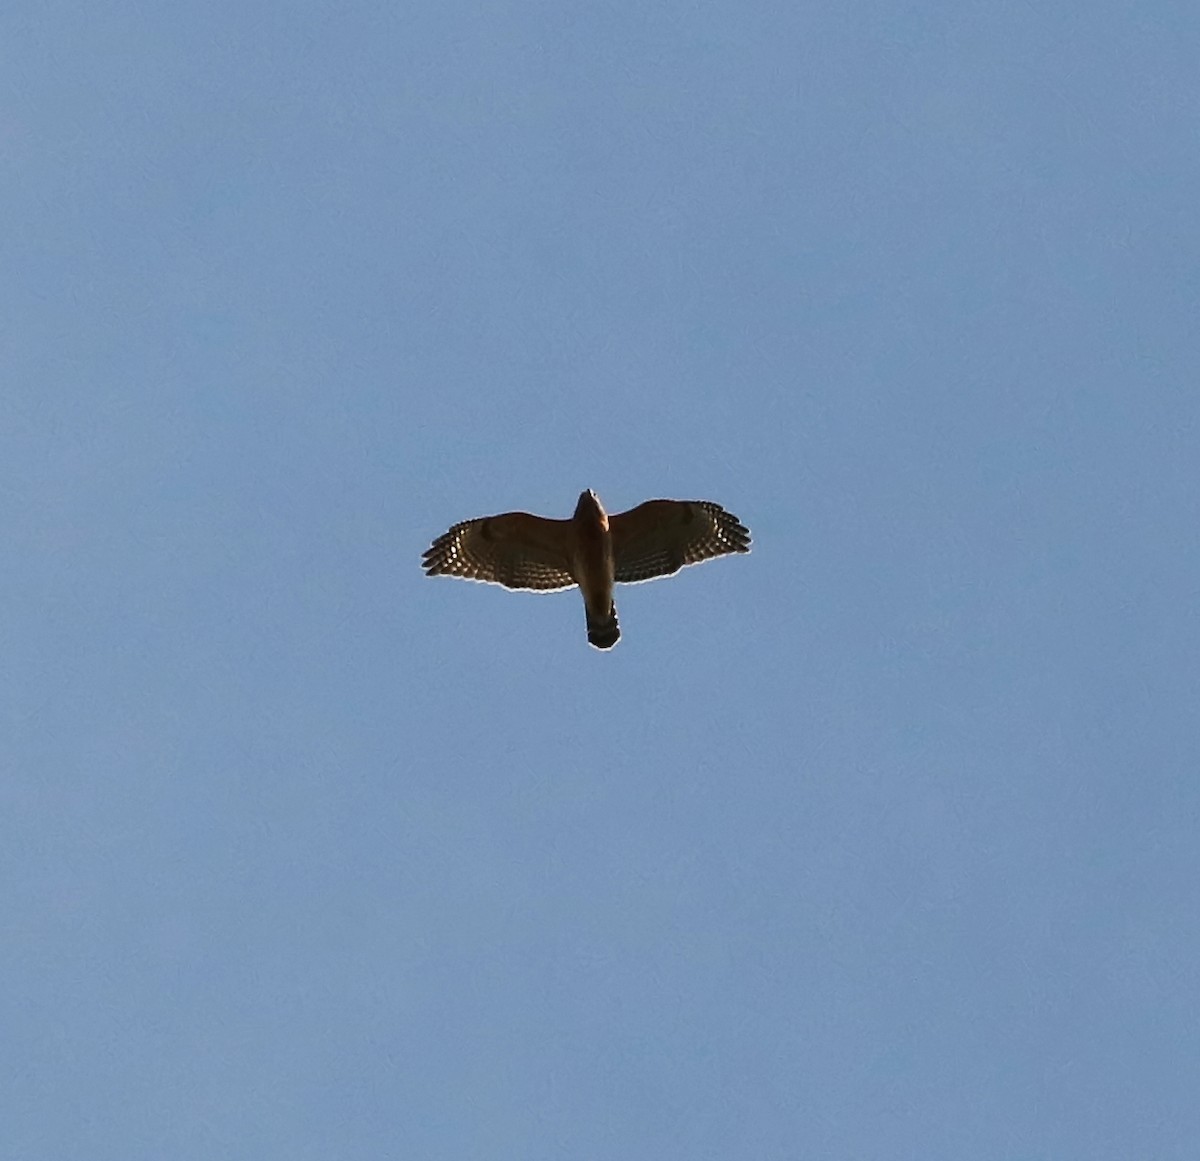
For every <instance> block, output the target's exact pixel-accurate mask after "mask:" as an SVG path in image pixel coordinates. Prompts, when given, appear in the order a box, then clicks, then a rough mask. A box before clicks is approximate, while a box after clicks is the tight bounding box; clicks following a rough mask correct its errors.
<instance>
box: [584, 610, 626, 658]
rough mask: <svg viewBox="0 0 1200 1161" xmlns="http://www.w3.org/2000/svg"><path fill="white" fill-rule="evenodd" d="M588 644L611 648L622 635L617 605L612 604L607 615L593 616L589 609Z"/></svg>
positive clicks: (599, 647) (600, 647)
mask: <svg viewBox="0 0 1200 1161" xmlns="http://www.w3.org/2000/svg"><path fill="white" fill-rule="evenodd" d="M587 635H588V644H589V645H594V646H595V647H596V648H597V649H611V648H612V647H613V646H614V645H615V644H616V643H617V640H618V638H619V637H620V636H621V627H620V626H619V625H618V624H617V606H616V605H615V604H614V605H610V606H609V610H608V616H607V617H594V616H592V611H591V609H588V610H587Z"/></svg>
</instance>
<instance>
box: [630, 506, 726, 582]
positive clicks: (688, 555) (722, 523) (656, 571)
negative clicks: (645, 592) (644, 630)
mask: <svg viewBox="0 0 1200 1161" xmlns="http://www.w3.org/2000/svg"><path fill="white" fill-rule="evenodd" d="M609 529H610V530H611V532H612V545H613V561H614V564H615V576H614V579H615V580H616V581H617V582H618V583H619V584H633V583H634V582H635V581H644V580H651V579H652V578H654V577H658V576H670V575H671V574H672V573H676V572H678V571H679V570H680V569H681V568H682V567H683V566H684V565H685V564H698V563H699V562H700V561H702V560H709V559H711V558H712V557H714V556H724V555H725V554H726V553H729V552H749V551H750V530H749V529H748V528H746V526H745V525H744V524H742V523H741V521H740V520H738V518H737V517H736V516H734V515H733V514H732V513H730V512H726V511H725V509H724V508H722V507H721V505H720V504H712V503H710V502H709V501H708V500H647V501H646V503H644V504H639V505H638V506H637V507H636V508H630V509H629V511H628V512H621V513H620V514H619V515H617V516H611V517H609Z"/></svg>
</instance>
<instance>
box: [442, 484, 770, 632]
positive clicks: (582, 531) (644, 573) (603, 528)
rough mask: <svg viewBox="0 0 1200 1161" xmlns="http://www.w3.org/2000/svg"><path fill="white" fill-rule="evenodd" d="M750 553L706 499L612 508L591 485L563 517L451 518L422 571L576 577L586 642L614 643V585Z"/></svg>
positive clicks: (734, 521)
mask: <svg viewBox="0 0 1200 1161" xmlns="http://www.w3.org/2000/svg"><path fill="white" fill-rule="evenodd" d="M749 551H750V531H749V529H747V528H746V527H745V525H743V524H742V523H741V521H740V520H738V518H737V517H736V516H734V515H732V514H731V513H729V512H726V511H725V509H724V508H722V507H721V505H720V504H713V503H710V502H709V501H708V500H647V501H646V502H645V503H644V504H639V505H638V506H637V507H636V508H630V509H629V511H628V512H620V513H618V514H617V515H615V516H609V514H608V513H607V512H605V510H604V505H603V504H601V503H600V497H599V496H597V495H596V493H595V492H593V491H592V490H591V489H590V488H589V489H588V490H587V491H586V492H583V493H581V494H580V496H579V503H578V504H576V505H575V515H574V516H572V517H571V519H570V520H550V519H547V518H546V517H545V516H531V515H530V514H529V513H528V512H505V513H503V514H502V515H500V516H481V517H479V518H478V519H475V520H464V521H463V522H462V523H461V524H455V525H454V527H453V528H451V529H450V531H449V532H446V533H443V534H442V535H441V536H439V537H438V538H437V539H436V540H435V541H434V542H433V544H431V545H430V546H429V548H427V549H426V550H425V555H424V556H423V557H422V565H423V567H424V569H425V573H426V575H427V576H458V577H465V578H467V579H468V580H477V581H487V582H488V583H490V584H496V585H503V587H504V588H506V589H534V590H536V591H538V592H556V591H558V590H559V589H569V588H573V587H574V586H575V585H578V586H579V588H580V590H581V591H582V593H583V608H584V612H585V613H586V615H587V638H588V642H589V643H590V644H592V645H594V646H595V647H596V648H597V649H611V648H612V647H613V646H614V645H615V644H616V643H617V639H618V638H619V637H620V636H621V630H620V628H619V627H618V625H617V606H616V605H615V604H613V585H614V584H636V583H637V582H639V581H647V580H653V579H654V578H655V577H660V576H671V575H672V574H673V573H677V572H678V571H679V570H680V569H681V568H682V567H683V566H684V565H685V564H698V563H699V562H700V561H702V560H710V559H711V558H713V557H714V556H724V555H726V553H730V552H749Z"/></svg>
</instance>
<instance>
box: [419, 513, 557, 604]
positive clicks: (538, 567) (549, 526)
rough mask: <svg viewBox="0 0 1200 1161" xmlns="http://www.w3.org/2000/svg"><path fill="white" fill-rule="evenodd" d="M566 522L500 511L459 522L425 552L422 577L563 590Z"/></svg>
mask: <svg viewBox="0 0 1200 1161" xmlns="http://www.w3.org/2000/svg"><path fill="white" fill-rule="evenodd" d="M570 527H571V522H570V521H569V520H547V519H545V517H542V516H531V515H529V513H528V512H505V513H504V514H503V515H501V516H481V517H480V518H479V519H477V520H464V521H463V522H462V523H461V524H455V525H454V527H453V528H451V529H450V531H449V532H445V533H443V534H442V535H441V536H439V537H438V538H437V539H436V540H435V541H434V542H433V544H431V545H430V546H429V548H427V549H426V550H425V555H424V556H423V557H422V558H421V564H422V566H423V567H424V569H425V573H426V575H427V576H461V577H466V578H467V579H468V580H477V581H487V582H489V583H490V584H496V585H503V586H504V587H505V588H506V589H538V590H540V591H542V592H551V591H553V590H555V589H569V588H570V587H571V586H572V585H573V584H574V583H575V578H574V577H573V576H572V575H571V560H570V556H569V553H570Z"/></svg>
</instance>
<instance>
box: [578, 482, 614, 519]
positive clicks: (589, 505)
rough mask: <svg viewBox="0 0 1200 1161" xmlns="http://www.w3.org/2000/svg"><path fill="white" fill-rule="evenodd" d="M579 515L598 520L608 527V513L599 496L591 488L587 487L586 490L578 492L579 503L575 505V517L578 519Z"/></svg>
mask: <svg viewBox="0 0 1200 1161" xmlns="http://www.w3.org/2000/svg"><path fill="white" fill-rule="evenodd" d="M581 517H590V518H591V519H593V520H598V521H599V522H600V524H601V525H602V526H603V527H605V528H607V527H608V513H607V512H605V511H604V505H603V504H601V503H600V497H599V496H597V495H596V493H595V492H593V491H592V489H591V488H588V490H587V491H586V492H580V493H579V503H578V504H576V505H575V519H576V520H578V519H580V518H581Z"/></svg>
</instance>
